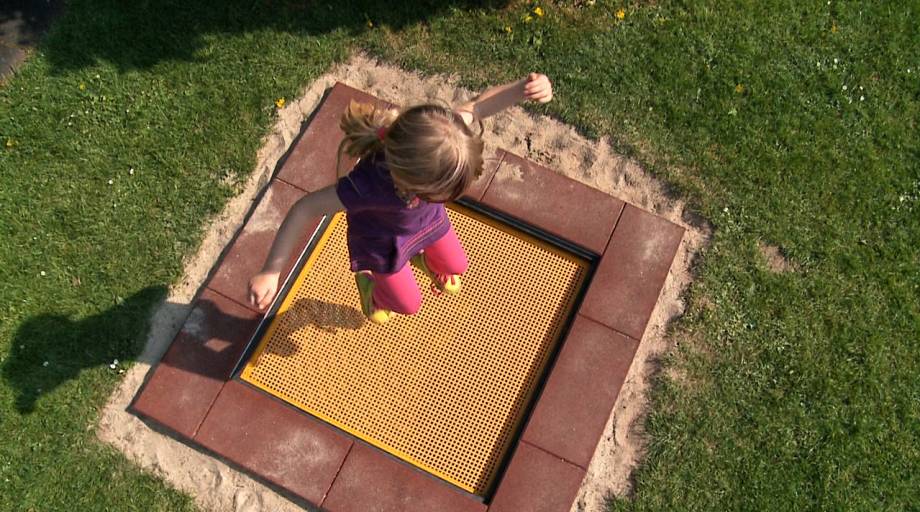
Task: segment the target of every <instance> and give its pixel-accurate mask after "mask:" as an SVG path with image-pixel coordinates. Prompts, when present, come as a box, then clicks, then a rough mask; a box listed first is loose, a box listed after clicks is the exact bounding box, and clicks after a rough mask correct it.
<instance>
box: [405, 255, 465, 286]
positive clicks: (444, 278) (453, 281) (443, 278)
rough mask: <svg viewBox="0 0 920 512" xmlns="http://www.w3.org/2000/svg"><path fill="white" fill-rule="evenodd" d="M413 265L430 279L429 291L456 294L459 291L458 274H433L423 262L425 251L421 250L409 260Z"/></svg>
mask: <svg viewBox="0 0 920 512" xmlns="http://www.w3.org/2000/svg"><path fill="white" fill-rule="evenodd" d="M410 261H411V262H412V264H413V265H415V266H416V267H418V268H419V269H421V271H422V272H424V273H425V274H426V275H427V276H428V277H429V278H430V279H431V293H433V294H435V295H441V294H442V293H446V294H448V295H457V294H458V293H460V276H459V275H458V274H435V273H434V272H432V271H431V269H430V268H428V265H427V264H426V263H425V252H424V251H422V252H420V253H418V254H416V255H415V256H413V257H412V259H411V260H410Z"/></svg>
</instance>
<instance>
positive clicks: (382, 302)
mask: <svg viewBox="0 0 920 512" xmlns="http://www.w3.org/2000/svg"><path fill="white" fill-rule="evenodd" d="M552 97H553V92H552V84H551V83H550V81H549V79H548V78H547V77H546V76H545V75H542V74H538V73H531V74H530V75H528V76H527V77H526V78H523V79H521V80H519V81H517V82H513V83H509V84H505V85H502V86H498V87H493V88H490V89H488V90H486V91H485V92H484V93H482V94H481V95H480V96H479V97H477V98H476V99H475V100H473V101H471V102H469V103H467V104H465V105H462V106H460V107H458V108H456V109H455V110H450V109H448V108H445V107H442V106H439V105H420V106H416V107H411V108H408V109H406V110H404V111H402V112H401V113H397V112H395V111H377V110H375V109H373V108H372V107H370V106H369V105H360V104H357V103H354V102H352V103H351V105H350V106H349V108H348V110H347V111H346V112H345V114H344V115H343V116H342V122H341V128H342V131H344V132H345V139H344V140H343V141H342V143H341V144H340V145H339V151H338V158H337V162H336V169H338V163H339V162H338V160H340V159H341V155H342V152H343V151H344V152H346V153H348V154H349V155H351V156H356V157H359V160H358V163H357V164H356V165H355V167H354V168H353V169H352V171H351V172H350V173H349V174H348V175H346V176H344V177H341V178H339V180H338V182H337V183H336V184H335V185H331V186H329V187H326V188H324V189H321V190H318V191H316V192H314V193H312V194H309V195H307V196H304V197H303V198H302V199H300V200H299V201H297V202H296V203H295V204H294V205H293V206H292V207H291V210H290V211H289V212H288V214H287V216H286V217H285V219H284V222H283V223H282V224H281V227H280V228H279V229H278V234H277V236H276V237H275V241H274V243H273V244H272V248H271V251H270V252H269V255H268V258H267V260H266V262H265V265H264V267H263V268H262V271H261V272H260V273H259V274H257V275H255V276H254V277H253V278H252V279H251V280H250V282H249V300H250V301H251V303H252V304H253V305H255V306H256V307H258V308H259V309H264V308H266V307H267V306H268V305H269V304H271V301H272V299H273V298H274V296H275V294H276V293H277V290H278V281H279V278H280V271H281V268H282V267H283V265H284V262H285V261H287V260H288V258H289V257H290V254H291V252H292V251H293V249H294V247H293V245H294V243H295V241H296V239H297V238H298V237H297V234H298V233H300V232H302V230H303V229H305V227H306V225H307V223H308V222H309V221H310V219H312V218H315V217H318V216H321V215H331V214H334V213H336V212H339V211H342V210H345V214H346V216H347V219H348V235H347V238H348V252H349V257H350V259H351V270H352V271H353V272H355V280H356V282H357V284H358V291H359V293H360V295H361V309H362V310H363V311H364V314H365V315H366V316H367V317H368V318H369V319H370V320H371V321H372V322H375V323H383V322H386V321H387V320H388V319H389V318H390V315H391V314H392V313H394V312H395V313H401V314H405V315H411V314H414V313H415V312H417V311H418V309H419V306H420V305H421V294H420V293H419V290H418V286H417V285H416V283H415V279H414V277H413V275H412V271H411V269H410V268H409V267H408V266H407V265H406V263H407V262H408V261H409V260H410V259H411V261H412V263H413V264H415V265H416V266H418V267H419V268H420V269H422V270H423V271H424V272H425V273H426V274H427V275H428V276H429V277H430V278H431V281H432V291H435V292H436V293H441V292H444V293H449V294H455V293H458V292H459V291H460V274H462V273H463V272H464V271H465V270H466V267H467V259H466V255H465V254H464V252H463V249H462V248H461V247H460V242H459V240H457V235H456V234H455V233H454V231H453V229H452V228H451V226H450V222H449V220H448V218H447V212H446V210H445V209H444V204H443V203H445V202H447V201H452V200H454V199H457V198H458V197H460V196H461V195H462V194H463V193H464V191H465V190H466V188H467V187H468V186H469V184H470V183H472V182H473V180H474V179H475V178H476V176H478V175H479V173H481V172H482V165H483V162H482V148H483V143H482V138H481V135H482V130H483V128H482V123H481V120H482V119H483V118H485V117H488V116H490V115H492V114H495V113H496V112H499V111H501V110H503V109H505V108H507V107H509V106H511V105H513V104H515V103H517V102H520V101H523V100H533V101H538V102H540V103H546V102H548V101H550V100H551V99H552ZM474 122H475V123H477V124H478V126H479V133H476V132H474V131H472V129H471V128H470V127H471V125H473V124H474Z"/></svg>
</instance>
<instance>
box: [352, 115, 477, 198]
mask: <svg viewBox="0 0 920 512" xmlns="http://www.w3.org/2000/svg"><path fill="white" fill-rule="evenodd" d="M477 123H478V125H479V129H480V130H479V133H475V132H473V130H471V129H470V127H469V126H467V124H466V122H464V120H463V118H461V117H460V115H458V114H457V113H455V112H454V111H453V110H451V109H450V108H449V107H446V106H442V105H433V104H429V105H418V106H415V107H410V108H408V109H406V110H404V111H402V112H397V111H395V110H381V109H377V108H375V107H374V106H372V105H367V104H363V103H356V102H354V101H352V102H351V103H350V104H349V106H348V109H346V111H345V113H344V114H343V115H342V121H341V123H340V127H341V128H342V131H343V132H345V138H344V139H343V140H342V143H341V144H340V145H339V150H338V154H337V157H336V172H337V174H338V173H339V172H340V171H339V166H340V164H341V157H342V153H343V152H344V153H346V154H348V155H350V156H353V157H365V156H367V155H370V154H373V153H377V152H382V153H383V155H384V158H385V159H386V163H387V167H388V169H389V170H390V175H391V176H393V178H394V181H397V180H398V181H399V182H400V185H401V187H400V189H401V192H402V193H404V194H409V195H413V196H417V197H419V198H421V199H424V200H426V201H432V200H433V201H436V202H446V201H452V200H454V199H457V198H458V197H460V196H461V195H462V194H463V192H464V191H466V189H467V188H468V187H469V185H470V184H471V183H472V182H473V180H474V179H476V177H478V176H479V175H480V174H481V173H482V165H483V159H482V148H483V142H482V130H483V128H482V122H481V121H479V120H477Z"/></svg>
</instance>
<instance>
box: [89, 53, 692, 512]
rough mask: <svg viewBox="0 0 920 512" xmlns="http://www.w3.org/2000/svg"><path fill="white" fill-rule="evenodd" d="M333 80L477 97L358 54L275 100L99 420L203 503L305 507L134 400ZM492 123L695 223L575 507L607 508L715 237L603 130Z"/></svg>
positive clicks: (122, 445)
mask: <svg viewBox="0 0 920 512" xmlns="http://www.w3.org/2000/svg"><path fill="white" fill-rule="evenodd" d="M336 81H341V82H343V83H345V84H348V85H350V86H352V87H355V88H357V89H361V90H364V91H367V92H369V93H371V94H373V95H375V96H378V97H380V98H382V99H385V100H388V101H391V102H393V103H396V104H400V105H411V104H413V103H419V102H424V101H428V100H434V99H441V100H447V101H449V102H451V103H458V102H460V101H464V100H467V99H470V98H472V97H474V93H473V92H471V91H467V90H465V89H462V88H460V87H458V86H457V85H456V84H457V78H456V77H451V76H429V77H423V76H420V75H419V74H417V73H411V72H406V71H404V70H401V69H399V68H396V67H393V66H389V65H386V64H383V63H380V62H378V61H375V60H373V59H370V58H368V57H367V56H365V55H362V54H358V55H355V56H353V57H352V58H351V59H350V60H349V61H348V62H345V63H343V64H340V65H338V66H335V67H334V68H333V69H332V70H330V71H329V72H328V73H326V74H324V75H323V76H321V77H320V78H318V79H317V80H316V81H315V82H313V83H312V84H310V85H309V87H307V88H306V89H305V90H304V92H303V94H302V95H301V96H300V97H299V98H297V99H296V100H294V101H291V102H289V103H288V104H287V105H286V106H285V107H284V109H282V110H280V111H279V113H278V117H277V122H276V123H275V125H274V127H273V128H272V131H271V133H270V134H269V135H268V136H266V138H265V140H264V144H263V146H262V148H261V149H260V150H259V152H258V157H257V158H258V159H257V164H256V168H255V169H254V171H253V173H252V174H251V176H250V178H249V179H248V180H247V181H246V182H245V183H244V184H243V186H242V187H241V188H242V191H241V192H240V194H239V195H238V196H236V197H235V198H233V199H232V200H230V201H229V202H228V204H227V206H226V207H225V208H224V210H223V212H222V213H221V214H220V215H218V216H217V217H216V218H214V219H212V220H211V221H210V222H209V224H208V227H207V228H206V236H205V238H204V241H203V242H202V244H201V246H200V248H199V250H198V251H197V253H196V254H194V255H192V256H191V257H190V258H188V260H187V261H186V262H185V272H184V276H183V279H182V280H181V281H180V282H179V283H177V284H176V285H175V286H173V287H172V288H171V289H170V291H169V295H168V297H167V298H166V299H165V300H164V301H163V302H162V303H161V304H159V305H158V306H157V307H156V308H155V310H154V311H153V312H152V322H151V329H150V333H149V334H148V338H147V344H146V347H145V349H144V351H143V353H142V354H141V356H140V357H139V361H138V362H137V363H136V364H135V365H134V366H132V367H131V369H130V370H128V372H126V375H125V378H124V381H122V383H121V385H120V386H119V388H118V389H117V390H116V392H115V393H114V394H113V395H112V397H111V399H110V400H109V403H108V404H107V405H106V407H105V409H104V410H103V412H102V415H101V417H100V420H99V424H98V427H97V429H96V430H97V433H98V436H99V438H100V439H101V440H102V441H104V442H105V443H108V444H110V445H112V446H114V447H115V448H116V449H118V450H120V451H121V452H123V453H124V454H125V455H127V456H128V458H130V459H131V460H132V461H134V462H135V463H137V464H138V465H139V466H140V467H142V468H144V469H145V470H147V471H150V472H152V473H153V474H155V475H157V476H159V477H161V478H163V479H164V480H165V481H167V482H169V483H170V484H171V485H173V486H174V487H176V488H177V489H180V490H182V491H184V492H186V493H188V494H190V495H191V496H193V497H194V499H195V502H196V503H197V505H198V506H199V507H201V508H202V509H203V510H214V511H227V510H234V511H250V510H271V511H288V510H290V511H294V510H302V508H301V507H300V506H299V505H297V504H295V503H293V502H291V501H289V500H287V499H285V498H283V497H282V496H280V495H278V494H277V493H275V492H274V491H272V490H271V489H269V488H268V487H266V486H264V485H262V484H260V483H258V482H256V481H255V480H253V479H252V478H250V477H248V476H246V475H244V474H242V473H240V472H239V471H236V470H234V469H232V468H230V467H229V466H227V465H226V464H224V463H223V462H221V461H219V460H217V459H215V458H214V457H211V456H210V455H206V454H204V453H202V452H200V451H198V450H196V449H194V448H192V447H190V446H189V445H187V444H184V443H183V442H180V441H177V440H176V439H174V438H172V437H170V436H169V435H164V434H163V433H161V432H158V431H156V430H153V429H151V428H150V427H149V426H147V425H146V424H144V423H143V422H141V421H140V420H139V419H138V418H137V417H135V416H133V415H132V414H129V413H128V412H127V410H126V409H127V406H128V404H129V403H130V401H131V399H132V398H133V397H134V395H135V394H136V393H137V390H138V389H139V387H140V385H141V384H142V383H143V380H144V377H145V376H146V374H147V373H148V372H149V371H150V368H151V366H153V365H155V364H156V362H157V361H158V360H159V359H160V357H161V356H162V354H163V353H164V352H165V350H166V348H167V347H168V346H169V344H170V342H171V341H172V339H173V337H174V336H175V335H176V333H177V332H178V331H179V329H180V328H181V327H182V325H183V323H184V322H185V320H186V318H187V316H188V314H189V311H190V303H191V301H192V300H193V299H194V297H195V294H196V293H197V291H198V290H199V289H200V287H201V286H202V285H203V284H204V281H205V278H206V277H207V274H208V271H209V270H210V269H211V267H213V266H214V264H215V263H216V262H217V259H218V257H219V256H220V253H221V251H222V250H223V249H224V247H225V246H226V245H227V243H228V242H229V241H230V239H231V238H232V237H233V235H234V233H235V232H236V231H237V230H239V229H240V228H241V227H242V223H243V220H244V219H245V216H246V214H247V213H248V211H249V210H250V209H251V208H252V206H253V200H254V198H256V197H257V195H258V192H259V191H260V190H261V188H262V187H264V185H265V184H266V183H268V180H269V179H270V178H271V175H272V173H273V172H274V171H275V167H276V164H277V162H278V160H279V158H280V157H281V156H282V155H283V154H284V153H285V151H286V150H287V149H288V147H289V146H290V144H291V142H292V141H293V140H294V138H295V137H296V136H297V134H298V133H299V130H300V127H301V123H302V121H303V120H304V119H306V118H307V117H308V116H309V115H310V113H311V112H313V110H314V109H315V108H316V107H317V106H318V105H319V101H320V99H321V98H322V96H323V94H324V92H325V91H326V89H327V88H328V87H330V86H332V84H334V83H335V82H336ZM485 128H486V134H485V141H486V156H487V157H490V156H494V154H495V150H496V148H498V147H502V148H505V149H507V150H509V151H511V152H513V153H516V154H519V155H522V156H524V157H526V158H528V159H530V160H533V161H535V162H537V163H540V164H543V165H545V166H546V167H549V168H551V169H554V170H556V171H558V172H560V173H562V174H564V175H566V176H569V177H571V178H573V179H576V180H578V181H580V182H582V183H585V184H587V185H589V186H591V187H594V188H596V189H598V190H601V191H603V192H605V193H608V194H611V195H613V196H616V197H618V198H620V199H623V200H625V201H628V202H630V203H632V204H634V205H637V206H639V207H641V208H644V209H646V210H649V211H652V212H654V213H656V214H658V215H661V216H662V217H665V218H667V219H669V220H671V221H672V222H675V223H677V224H679V225H681V226H683V227H685V228H686V229H687V232H686V234H685V235H684V239H683V241H682V243H681V246H680V249H679V250H678V254H677V257H676V258H675V260H674V263H673V264H672V266H671V269H670V272H669V273H668V277H667V280H666V281H665V284H664V288H663V290H662V292H661V296H660V298H659V301H658V305H657V307H656V309H655V311H654V313H653V314H652V318H651V320H650V322H649V326H648V328H647V330H646V333H645V336H644V338H643V340H642V343H641V344H640V346H639V351H638V353H637V354H636V358H635V361H634V362H633V364H632V367H631V368H630V371H629V375H628V376H627V378H626V381H625V383H624V385H623V389H622V390H621V392H620V396H619V398H618V400H617V402H616V405H615V406H614V409H613V412H612V414H611V416H610V418H609V420H608V422H607V426H606V429H605V434H604V437H603V438H602V439H601V441H600V443H599V444H598V447H597V450H596V451H595V453H594V457H593V459H592V461H591V463H590V465H589V467H588V473H587V476H586V477H585V479H584V482H583V483H582V486H581V489H580V490H579V493H578V498H577V500H576V502H575V504H574V505H573V507H572V510H573V511H601V510H604V509H605V506H604V502H605V499H606V497H607V496H626V495H628V494H629V492H630V491H631V488H632V485H631V480H630V477H631V474H632V472H633V470H634V469H635V467H636V465H637V463H638V462H639V461H640V460H641V459H642V456H643V453H644V448H645V445H646V443H645V439H644V437H643V433H642V422H643V419H644V417H645V414H644V413H645V410H646V408H647V403H648V402H647V395H648V388H649V384H650V377H651V375H653V374H654V372H655V371H657V370H656V360H657V359H658V358H659V357H660V356H661V355H662V354H663V353H664V352H666V351H667V350H668V349H669V348H670V347H671V346H672V343H673V340H671V339H669V338H668V332H667V327H668V324H669V322H671V321H672V320H673V319H675V318H677V317H679V316H680V315H681V314H682V312H683V310H684V304H683V302H682V293H683V291H684V290H686V288H687V286H688V284H689V283H690V281H691V273H690V267H691V263H692V261H693V259H694V257H695V256H696V255H697V254H698V253H699V251H700V249H701V248H702V247H703V246H704V244H705V243H706V242H707V240H708V238H709V228H708V227H707V226H706V225H703V224H700V223H699V222H697V221H692V220H691V219H693V218H694V217H693V216H692V215H689V214H687V213H686V212H685V205H684V203H683V202H682V201H680V200H679V199H678V198H674V197H669V196H668V195H667V194H666V192H665V188H664V187H663V186H662V185H661V183H659V182H658V181H656V180H655V179H654V178H653V177H651V176H650V175H649V174H648V173H646V172H645V171H644V170H643V169H642V168H641V167H640V166H639V165H637V164H636V163H635V162H633V161H630V160H629V159H627V158H624V157H622V156H620V155H617V154H615V153H614V152H613V151H612V150H611V148H610V145H609V144H608V143H607V141H606V140H604V139H601V140H599V141H592V140H588V139H586V138H584V137H582V136H580V135H579V134H578V133H577V132H576V131H575V130H574V129H573V128H572V127H570V126H568V125H565V124H562V123H560V122H558V121H556V120H553V119H550V118H548V117H545V116H535V115H531V114H528V113H526V112H525V111H524V110H522V109H520V108H517V107H514V108H511V109H508V110H506V111H504V112H502V113H501V114H498V115H496V116H495V117H494V118H491V119H488V120H487V121H486V124H485ZM279 222H280V219H279Z"/></svg>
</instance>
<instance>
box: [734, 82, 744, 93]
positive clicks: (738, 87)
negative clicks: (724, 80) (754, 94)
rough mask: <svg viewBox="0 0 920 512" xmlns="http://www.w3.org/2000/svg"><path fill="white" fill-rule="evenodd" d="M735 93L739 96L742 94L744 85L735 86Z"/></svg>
mask: <svg viewBox="0 0 920 512" xmlns="http://www.w3.org/2000/svg"><path fill="white" fill-rule="evenodd" d="M735 92H736V93H738V94H741V93H743V92H744V84H738V85H736V86H735Z"/></svg>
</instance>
